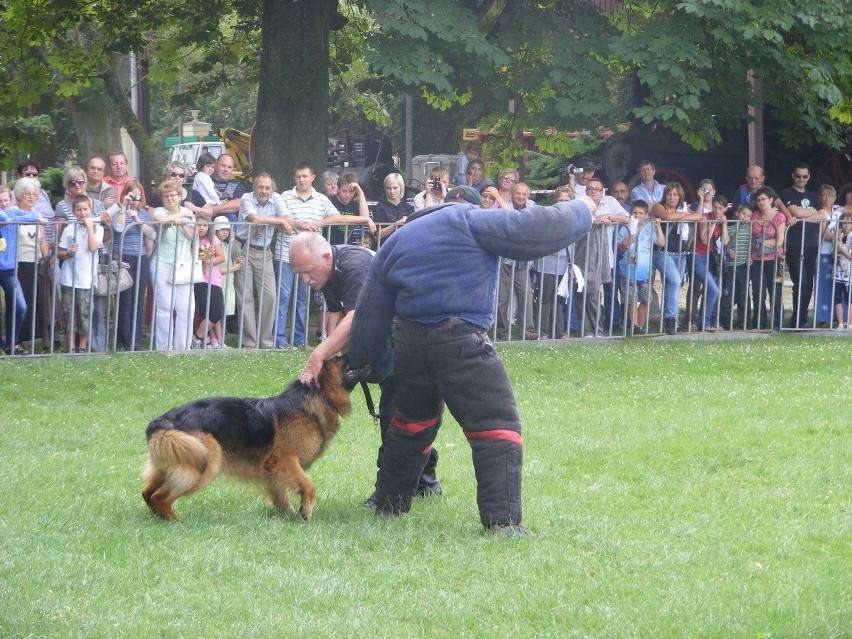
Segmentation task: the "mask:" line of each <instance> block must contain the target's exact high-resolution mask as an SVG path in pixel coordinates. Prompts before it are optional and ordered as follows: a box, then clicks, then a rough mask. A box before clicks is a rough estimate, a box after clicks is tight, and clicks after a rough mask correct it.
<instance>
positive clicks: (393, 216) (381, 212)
mask: <svg viewBox="0 0 852 639" xmlns="http://www.w3.org/2000/svg"><path fill="white" fill-rule="evenodd" d="M384 187H385V199H384V200H381V201H379V202H378V203H377V204H376V205H375V206H374V207H373V222H375V223H376V225H377V226H378V227H379V229H378V235H379V238H380V239H385V238H386V237H387V236H388V235H390V234H391V233H393V232H394V231H395V230H396V229H397V228H399V227H400V226H402V225H403V224H405V220H407V219H408V216H409V215H411V214H412V213H414V207H413V206H412V205H411V204H409V203H408V202H406V201H405V200H404V199H403V198H404V197H405V180H403V179H402V176H401V175H400V174H399V173H389V174H388V175H387V177H385V181H384Z"/></svg>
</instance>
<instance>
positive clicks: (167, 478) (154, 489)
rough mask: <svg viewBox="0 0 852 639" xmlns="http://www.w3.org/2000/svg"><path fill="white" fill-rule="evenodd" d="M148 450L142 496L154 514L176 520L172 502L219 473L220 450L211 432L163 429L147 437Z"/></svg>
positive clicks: (208, 481) (202, 485)
mask: <svg viewBox="0 0 852 639" xmlns="http://www.w3.org/2000/svg"><path fill="white" fill-rule="evenodd" d="M149 450H150V457H149V460H148V464H147V465H146V469H145V474H146V477H147V478H148V479H149V484H148V486H147V487H146V488H145V490H144V491H143V493H142V497H143V498H144V499H145V502H146V503H147V504H148V506H149V508H151V510H153V511H154V512H155V513H156V514H157V515H159V516H160V517H162V518H163V519H167V520H175V519H177V515H175V512H174V510H173V509H172V505H173V504H174V503H175V502H176V501H177V500H178V499H180V498H181V497H184V496H186V495H190V494H192V493H194V492H195V491H197V490H199V489H201V488H203V487H204V486H206V485H207V484H208V483H210V481H211V480H212V479H213V478H214V477H216V475H218V474H219V470H220V468H221V462H222V449H221V448H220V447H219V444H218V443H217V442H216V440H215V439H214V438H213V437H211V436H210V435H204V434H201V435H197V436H193V435H189V434H187V433H180V432H177V431H163V432H161V433H158V434H155V435H154V436H153V437H152V438H151V439H150V441H149Z"/></svg>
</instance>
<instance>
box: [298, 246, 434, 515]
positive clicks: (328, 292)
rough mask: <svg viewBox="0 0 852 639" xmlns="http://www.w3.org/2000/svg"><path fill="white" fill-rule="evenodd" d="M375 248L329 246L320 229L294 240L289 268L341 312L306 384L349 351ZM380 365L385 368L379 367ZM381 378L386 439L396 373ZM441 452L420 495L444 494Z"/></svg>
mask: <svg viewBox="0 0 852 639" xmlns="http://www.w3.org/2000/svg"><path fill="white" fill-rule="evenodd" d="M372 259H373V252H372V251H370V250H368V249H365V248H363V247H361V246H356V245H354V244H344V245H340V246H331V245H330V244H329V243H328V242H327V241H326V240H325V238H323V237H322V236H321V235H319V234H317V233H300V234H299V235H297V236H296V237H294V238H293V239H292V241H291V242H290V267H291V268H292V269H293V272H294V273H295V274H296V275H298V276H299V277H301V278H302V282H304V283H305V284H306V285H308V286H310V287H311V288H312V289H313V290H315V291H322V294H323V297H325V303H326V305H327V306H328V310H329V311H330V312H334V313H340V314H341V315H342V317H341V319H340V321H339V322H338V323H337V325H336V326H335V327H334V329H333V330H331V331H330V333H329V335H328V337H327V338H326V339H324V340H323V341H322V342H320V343H319V344H318V345H317V347H316V348H315V349H314V350H313V352H312V353H311V354H310V356H309V357H308V361H307V362H306V363H305V367H304V368H303V369H302V373H301V375H300V376H299V379H300V380H301V382H302V383H303V384H306V385H309V386H310V385H311V384H314V383H316V379H317V376H318V375H319V373H320V371H321V370H322V364H323V362H324V361H325V360H326V359H328V358H329V357H331V356H332V355H334V354H335V353H338V352H345V351H346V350H347V347H348V343H349V330H350V328H351V326H352V319H353V318H354V316H355V305H356V303H357V301H358V295H359V294H360V292H361V287H362V286H363V284H364V280H365V279H366V277H367V271H368V270H369V268H370V262H371V261H372ZM391 358H392V352H391V351H390V349H388V352H387V355H386V359H387V362H390V359H391ZM380 368H381V367H380ZM370 381H378V382H379V387H380V388H381V392H382V394H381V398H380V400H379V430H380V432H381V438H382V441H383V442H384V438H385V433H386V432H387V430H388V427H389V426H390V422H391V417H392V416H393V395H394V386H393V375H390V374H388V375H384V376H383V378H382V379H379V380H370ZM383 448H384V446H380V447H379V455H378V460H377V462H376V465H377V466H378V467H379V468H381V462H382V452H383ZM437 464H438V453H437V451H436V450H435V449H434V448H432V450H431V452H430V454H429V460H428V462H427V464H426V467H425V468H424V469H423V472H422V473H421V474H420V480H419V482H418V485H417V491H416V494H417V495H418V496H423V495H440V494H441V484H439V483H438V480H437V478H436V477H435V467H436V466H437ZM374 497H375V493H374V494H373V495H371V496H370V497H369V498H368V499H367V501H365V502H364V508H366V509H372V508H375V506H376V501H375V498H374Z"/></svg>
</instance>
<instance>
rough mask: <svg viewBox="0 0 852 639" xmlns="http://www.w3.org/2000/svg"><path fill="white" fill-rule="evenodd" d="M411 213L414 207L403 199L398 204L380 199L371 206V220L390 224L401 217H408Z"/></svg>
mask: <svg viewBox="0 0 852 639" xmlns="http://www.w3.org/2000/svg"><path fill="white" fill-rule="evenodd" d="M412 213H414V207H413V206H412V205H411V204H409V203H408V202H406V201H405V200H403V201H402V202H400V203H399V204H391V203H390V202H388V201H387V200H381V201H379V202H376V204H375V205H374V206H373V222H375V223H376V224H391V223H393V222H396V221H397V220H398V219H399V218H401V217H408V216H409V215H411V214H412Z"/></svg>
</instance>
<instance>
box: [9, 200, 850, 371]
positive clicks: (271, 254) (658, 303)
mask: <svg viewBox="0 0 852 639" xmlns="http://www.w3.org/2000/svg"><path fill="white" fill-rule="evenodd" d="M519 214H522V213H519ZM13 224H14V225H16V226H19V228H18V229H17V230H18V236H19V237H24V236H26V239H28V240H29V241H27V242H21V243H19V244H18V246H17V247H16V251H17V252H16V261H15V268H14V269H7V270H5V271H0V283H2V288H0V290H2V295H3V299H2V303H3V306H4V320H5V321H4V322H3V331H2V339H3V342H2V346H3V348H4V352H5V353H6V354H12V353H15V352H17V353H18V354H29V355H34V354H41V353H62V352H72V351H73V352H76V351H81V352H87V353H90V352H104V351H120V350H128V351H134V350H135V351H152V350H166V351H175V350H189V349H191V348H199V349H202V350H207V349H218V348H244V349H271V348H276V347H277V348H281V347H289V346H291V345H295V346H310V345H311V344H313V343H316V342H317V341H318V340H319V339H322V338H323V337H324V335H325V333H326V330H327V326H328V327H330V326H332V324H327V322H329V321H330V320H329V319H328V313H327V311H326V309H325V305H324V302H323V300H322V296H321V295H320V294H318V293H316V292H314V291H311V289H309V288H308V287H307V286H306V285H304V284H302V283H301V282H300V281H299V278H298V276H295V275H294V274H293V273H292V271H291V270H290V268H289V264H288V263H287V261H286V260H285V259H281V258H282V257H283V256H282V255H280V254H277V253H276V252H275V246H276V238H275V237H274V235H273V239H272V241H271V242H270V243H269V246H264V245H262V244H254V243H252V242H251V241H247V242H241V241H239V240H237V239H236V238H235V235H234V229H235V227H236V226H237V223H234V224H233V225H232V229H231V234H230V235H231V237H230V240H229V242H227V243H223V245H222V247H223V251H222V258H223V261H222V264H223V265H224V267H225V268H224V270H225V271H227V272H225V273H221V270H220V273H221V274H222V279H221V286H217V284H216V282H217V281H218V278H216V277H211V271H210V268H209V267H208V271H207V273H206V277H204V276H202V275H201V274H199V273H193V272H191V271H192V269H191V268H190V269H189V271H190V272H189V274H188V279H186V280H185V281H183V280H181V279H180V277H179V275H178V273H177V271H178V270H183V268H182V266H185V267H186V268H189V266H191V264H184V265H182V266H179V265H180V264H181V262H182V261H184V262H185V261H186V260H182V259H180V256H178V255H177V254H176V253H175V254H172V255H159V254H158V253H154V254H153V255H149V251H150V250H151V249H152V247H153V242H151V241H149V240H147V239H142V236H141V235H140V234H138V233H137V234H134V233H131V232H128V230H129V229H131V228H132V227H140V228H139V229H138V230H140V231H142V230H143V229H142V228H141V227H142V226H143V223H142V222H136V223H133V224H128V225H126V229H125V232H123V233H119V234H116V233H112V234H110V237H109V239H108V241H107V242H106V243H105V246H104V247H103V248H102V249H101V250H100V251H99V253H98V255H97V257H96V259H95V262H96V263H97V264H98V267H97V268H98V270H100V271H103V272H104V275H105V276H106V275H107V274H108V272H109V270H110V268H113V269H114V270H115V271H118V270H121V269H123V270H126V271H127V272H128V274H129V275H130V276H131V278H132V281H133V283H132V285H130V287H129V288H127V289H126V290H122V291H118V290H116V287H117V285H118V283H119V282H118V280H117V279H111V278H110V277H104V278H103V279H104V280H105V282H106V284H107V289H108V290H107V291H106V294H105V295H95V294H93V293H94V292H95V291H94V283H93V285H92V286H89V287H81V288H78V287H76V286H75V284H79V283H80V280H79V279H78V278H82V280H85V281H84V282H83V283H84V284H86V283H88V279H87V278H85V277H82V276H81V274H80V273H79V272H77V271H71V274H70V278H71V279H70V280H68V279H67V278H68V277H69V275H68V274H67V273H66V275H65V276H64V278H65V279H63V275H62V272H61V263H62V262H63V260H61V259H59V257H58V255H57V250H56V247H55V246H54V247H46V240H45V237H44V230H43V229H42V227H40V226H37V225H32V224H24V223H21V224H17V223H13ZM75 224H79V223H75V222H71V223H67V224H63V225H60V228H58V229H57V234H56V237H57V238H59V237H61V232H62V230H63V229H64V228H65V226H70V225H75ZM239 224H244V225H245V226H248V227H249V234H248V237H249V238H253V237H262V236H263V234H262V233H258V234H255V233H254V231H255V230H263V229H255V228H254V227H263V226H264V225H255V224H249V223H239ZM669 224H678V225H679V228H680V229H681V232H682V233H683V237H688V238H689V239H687V240H685V241H684V242H683V244H682V250H681V251H678V252H675V251H671V250H669V248H667V247H661V248H655V249H654V250H653V252H652V253H651V254H650V255H649V254H648V253H649V248H648V246H643V247H641V248H640V249H639V250H636V243H635V241H634V242H633V243H632V244H631V243H629V242H626V243H625V242H619V241H618V240H619V239H620V238H623V236H624V234H625V232H626V227H625V226H624V225H613V226H612V227H595V228H593V230H592V231H591V232H590V234H589V236H587V237H586V238H584V239H583V240H581V241H579V242H578V243H577V244H575V245H574V246H572V247H569V248H568V249H566V250H563V251H560V252H559V253H557V254H554V255H551V256H547V257H545V258H542V259H540V260H536V261H535V262H529V263H517V262H512V261H510V260H505V259H503V260H501V263H500V282H499V286H498V295H497V297H496V299H495V306H494V317H495V322H494V325H493V326H492V327H490V328H489V332H490V334H491V337H492V339H493V340H494V341H498V342H499V341H507V340H521V341H524V340H538V339H560V338H563V339H571V338H574V337H584V336H597V337H611V338H618V337H627V336H630V335H636V334H660V333H665V332H673V330H672V329H674V330H677V331H678V332H687V333H689V332H707V331H715V330H738V331H754V330H756V331H769V330H774V331H778V330H782V328H786V327H785V326H784V325H782V318H783V317H784V313H785V311H786V310H787V309H789V308H790V307H791V306H792V304H793V291H795V292H796V293H797V295H798V298H797V299H795V303H796V306H797V307H798V308H800V309H802V308H806V307H810V308H814V309H816V312H814V314H813V315H812V316H808V319H807V320H806V321H805V322H803V321H802V318H801V317H795V318H793V319H792V328H793V329H796V330H814V329H822V328H825V329H834V328H836V327H837V326H838V325H839V324H844V323H847V322H848V306H849V304H850V290H849V287H848V286H846V287H844V286H842V285H835V278H836V276H837V274H838V269H839V260H838V257H837V253H836V252H834V253H826V252H823V253H821V254H818V255H817V254H814V253H813V251H812V247H803V248H802V249H800V250H799V251H798V252H797V253H794V254H790V253H787V254H785V255H783V256H776V255H775V249H774V247H772V246H771V243H770V242H766V243H763V242H761V241H760V239H761V237H763V236H764V233H763V228H764V225H763V224H762V223H756V224H755V225H754V226H752V223H751V222H748V223H745V224H744V223H740V222H729V223H728V233H729V235H730V236H731V237H732V238H734V239H736V238H739V240H738V241H733V240H732V242H731V243H730V244H729V245H728V246H727V247H717V246H714V245H713V243H712V242H711V245H710V247H709V251H707V255H701V254H700V253H697V252H696V239H697V238H698V235H699V234H698V230H699V225H700V224H707V223H706V222H690V223H666V222H663V223H662V224H661V226H662V230H663V234H664V235H665V236H667V235H668V231H669V230H670V227H669V226H668V225H669ZM717 224H719V223H717V222H711V223H709V228H710V229H712V228H713V227H714V226H715V225H717ZM800 224H811V222H800ZM820 224H821V229H820V237H821V238H822V237H823V236H824V233H823V231H824V227H825V223H820ZM10 225H11V224H10ZM147 226H148V227H149V228H150V229H153V230H154V231H156V232H159V230H160V229H159V228H158V224H156V223H150V222H149V223H147ZM794 228H796V227H794ZM354 229H361V226H360V225H356V226H349V227H347V228H346V231H345V235H346V237H347V239H348V238H349V237H350V235H352V236H353V237H355V236H357V237H360V238H363V237H365V234H364V233H363V232H362V231H359V233H356V234H352V231H353V230H354ZM327 231H330V229H327ZM754 231H757V232H754ZM741 234H742V235H741ZM377 235H378V234H377ZM638 235H639V236H640V237H643V238H644V237H645V236H643V234H642V232H641V230H640V232H639V233H638ZM712 236H713V234H712V231H711V233H710V237H712ZM116 237H118V240H117V241H116ZM788 237H789V233H788ZM128 238H132V239H131V240H128ZM43 240H44V241H43ZM643 241H645V243H646V244H647V241H646V240H645V239H643ZM625 244H627V246H625ZM764 246H766V248H764ZM823 248H824V249H825V248H826V247H825V246H824V247H823ZM141 249H145V250H141ZM720 249H721V250H720ZM197 250H198V249H197V248H195V247H194V248H193V254H192V257H193V258H195V257H196V256H197ZM699 250H700V248H699ZM42 251H44V252H45V253H46V256H45V255H43V254H42ZM622 260H624V263H623V264H622V263H620V262H621V261H622ZM810 260H814V261H815V263H814V264H810V262H809V261H810ZM191 261H194V260H190V262H191ZM791 261H796V262H798V263H796V264H795V265H794V268H792V269H788V268H787V265H789V263H790V262H791ZM238 263H239V264H241V266H239V267H235V266H234V265H235V264H238ZM110 264H113V266H112V267H110ZM118 265H121V267H120V268H119V266H118ZM219 266H220V265H219V264H216V265H215V267H217V268H218V267H219ZM645 267H647V269H646V268H645ZM66 270H67V267H66ZM645 270H647V279H645V277H646V273H645ZM789 271H793V272H794V273H795V274H796V275H797V277H798V280H797V281H796V282H793V281H791V280H790V279H789V278H788V277H787V274H788V272H789ZM622 273H623V274H624V275H622ZM811 273H813V277H814V278H815V285H812V286H810V287H808V286H807V278H809V277H810V276H811ZM113 277H114V276H113ZM62 282H64V283H65V284H70V285H69V286H63V285H61V283H62ZM110 287H111V288H110ZM811 300H813V304H812V305H811V303H810V302H811ZM802 304H804V305H805V306H804V307H803V306H802ZM835 304H840V307H841V312H842V315H841V321H840V322H838V320H837V315H836V313H835V308H834V306H835ZM229 311H232V312H229ZM826 311H828V313H826ZM672 321H673V322H674V325H673V324H672ZM199 338H200V339H199Z"/></svg>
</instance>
